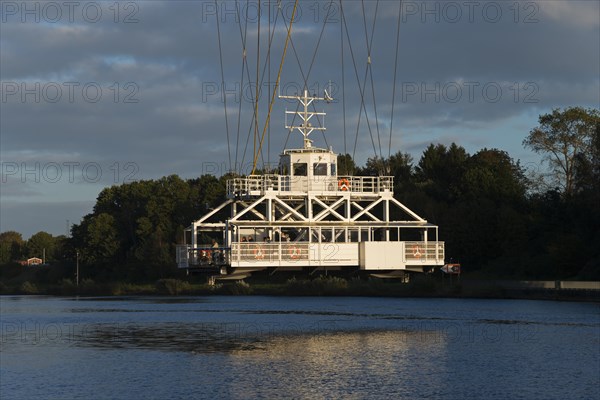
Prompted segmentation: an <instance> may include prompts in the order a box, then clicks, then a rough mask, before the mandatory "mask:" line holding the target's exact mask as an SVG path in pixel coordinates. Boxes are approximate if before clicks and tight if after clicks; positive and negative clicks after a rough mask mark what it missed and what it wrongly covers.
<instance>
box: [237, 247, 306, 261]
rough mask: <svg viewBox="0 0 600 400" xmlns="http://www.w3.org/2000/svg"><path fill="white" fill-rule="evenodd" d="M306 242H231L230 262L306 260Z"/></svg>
mask: <svg viewBox="0 0 600 400" xmlns="http://www.w3.org/2000/svg"><path fill="white" fill-rule="evenodd" d="M308 258H309V243H308V242H281V243H254V242H234V243H231V261H232V262H234V263H235V262H257V263H259V262H264V263H273V262H279V261H291V262H294V261H308Z"/></svg>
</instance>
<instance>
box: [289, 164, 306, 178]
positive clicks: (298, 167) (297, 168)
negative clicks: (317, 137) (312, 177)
mask: <svg viewBox="0 0 600 400" xmlns="http://www.w3.org/2000/svg"><path fill="white" fill-rule="evenodd" d="M293 167H294V176H306V173H307V171H308V164H306V163H294V166H293Z"/></svg>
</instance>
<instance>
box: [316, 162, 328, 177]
mask: <svg viewBox="0 0 600 400" xmlns="http://www.w3.org/2000/svg"><path fill="white" fill-rule="evenodd" d="M313 175H315V176H327V163H314V164H313Z"/></svg>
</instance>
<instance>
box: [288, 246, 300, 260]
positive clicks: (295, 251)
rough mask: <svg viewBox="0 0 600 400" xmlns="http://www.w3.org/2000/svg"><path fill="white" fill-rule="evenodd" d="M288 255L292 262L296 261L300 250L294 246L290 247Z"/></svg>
mask: <svg viewBox="0 0 600 400" xmlns="http://www.w3.org/2000/svg"><path fill="white" fill-rule="evenodd" d="M288 254H289V255H290V258H291V259H292V260H297V259H299V258H300V249H299V248H297V247H296V246H290V248H289V250H288Z"/></svg>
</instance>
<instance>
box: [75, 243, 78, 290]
mask: <svg viewBox="0 0 600 400" xmlns="http://www.w3.org/2000/svg"><path fill="white" fill-rule="evenodd" d="M75 266H76V271H75V282H76V284H77V287H79V251H76V252H75Z"/></svg>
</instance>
